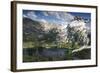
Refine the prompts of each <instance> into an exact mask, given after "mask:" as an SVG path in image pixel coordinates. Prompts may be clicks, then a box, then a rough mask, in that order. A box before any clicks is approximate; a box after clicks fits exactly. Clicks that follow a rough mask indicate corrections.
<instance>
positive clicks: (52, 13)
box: [42, 11, 74, 22]
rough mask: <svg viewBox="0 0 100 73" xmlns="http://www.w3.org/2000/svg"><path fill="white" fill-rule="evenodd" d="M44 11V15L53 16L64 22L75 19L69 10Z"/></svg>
mask: <svg viewBox="0 0 100 73" xmlns="http://www.w3.org/2000/svg"><path fill="white" fill-rule="evenodd" d="M42 13H43V14H44V16H52V17H55V18H56V19H59V20H61V21H64V22H70V21H71V20H72V19H74V16H73V15H71V14H69V13H67V12H58V11H46V12H42Z"/></svg>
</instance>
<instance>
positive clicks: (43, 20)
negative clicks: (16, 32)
mask: <svg viewBox="0 0 100 73" xmlns="http://www.w3.org/2000/svg"><path fill="white" fill-rule="evenodd" d="M39 21H41V22H43V23H48V22H47V21H46V20H45V19H39Z"/></svg>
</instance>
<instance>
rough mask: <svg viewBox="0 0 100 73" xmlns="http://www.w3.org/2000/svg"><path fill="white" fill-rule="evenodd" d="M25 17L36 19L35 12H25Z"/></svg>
mask: <svg viewBox="0 0 100 73" xmlns="http://www.w3.org/2000/svg"><path fill="white" fill-rule="evenodd" d="M27 17H28V18H30V19H36V18H37V15H36V14H35V12H33V11H31V12H28V13H27Z"/></svg>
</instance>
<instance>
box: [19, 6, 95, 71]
mask: <svg viewBox="0 0 100 73" xmlns="http://www.w3.org/2000/svg"><path fill="white" fill-rule="evenodd" d="M23 9H26V10H47V11H66V12H84V13H91V41H92V42H91V60H84V61H83V60H73V61H55V62H34V63H32V62H31V63H23V61H22V33H23V32H22V25H23V24H22V10H23ZM95 13H96V10H95V9H93V8H82V7H63V6H49V5H48V6H46V5H29V4H17V69H32V68H33V69H35V68H51V67H68V66H82V65H95V64H96V62H95V61H96V36H95V32H96V24H95V23H96V18H95V17H96V16H95V15H96V14H95Z"/></svg>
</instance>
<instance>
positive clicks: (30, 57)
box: [23, 48, 91, 62]
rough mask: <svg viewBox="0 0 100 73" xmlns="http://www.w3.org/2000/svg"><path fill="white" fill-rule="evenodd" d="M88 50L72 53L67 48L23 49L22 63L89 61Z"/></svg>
mask: <svg viewBox="0 0 100 73" xmlns="http://www.w3.org/2000/svg"><path fill="white" fill-rule="evenodd" d="M90 54H91V53H90V50H85V51H84V50H83V51H81V52H76V53H72V49H67V48H49V49H45V48H38V49H36V48H24V49H23V62H40V61H61V60H80V59H90Z"/></svg>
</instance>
